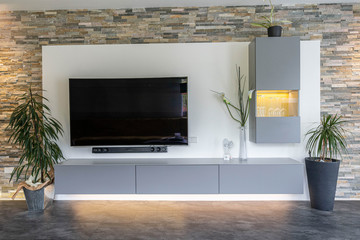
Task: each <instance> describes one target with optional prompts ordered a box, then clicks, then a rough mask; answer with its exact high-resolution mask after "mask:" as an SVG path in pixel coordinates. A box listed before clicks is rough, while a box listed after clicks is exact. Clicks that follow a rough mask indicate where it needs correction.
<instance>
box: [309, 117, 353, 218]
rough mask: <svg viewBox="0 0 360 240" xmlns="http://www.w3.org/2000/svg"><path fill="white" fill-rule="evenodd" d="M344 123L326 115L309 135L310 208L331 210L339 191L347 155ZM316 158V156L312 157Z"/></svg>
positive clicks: (340, 119)
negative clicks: (338, 184) (341, 159)
mask: <svg viewBox="0 0 360 240" xmlns="http://www.w3.org/2000/svg"><path fill="white" fill-rule="evenodd" d="M344 123H345V121H344V120H342V117H341V116H339V115H324V116H322V118H321V122H320V125H319V126H317V127H315V128H313V129H311V130H309V131H308V132H307V133H306V136H309V139H308V140H307V144H306V149H307V150H308V151H309V155H310V156H309V157H307V158H305V165H306V173H307V179H308V186H309V192H310V202H311V207H312V208H315V209H319V210H323V211H332V210H333V208H334V199H335V192H336V183H337V178H338V172H339V166H340V161H339V160H337V159H336V158H337V157H341V153H342V152H346V145H347V142H346V138H345V134H346V131H345V130H344V128H343V127H342V126H343V124H344ZM312 156H313V157H312Z"/></svg>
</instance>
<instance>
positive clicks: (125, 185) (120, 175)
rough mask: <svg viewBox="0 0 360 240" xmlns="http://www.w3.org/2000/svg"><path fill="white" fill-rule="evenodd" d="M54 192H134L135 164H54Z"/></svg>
mask: <svg viewBox="0 0 360 240" xmlns="http://www.w3.org/2000/svg"><path fill="white" fill-rule="evenodd" d="M55 193H56V194H121V193H123V194H131V193H135V166H130V165H109V166H103V165H101V166H99V165H82V166H64V165H63V166H61V165H57V166H55Z"/></svg>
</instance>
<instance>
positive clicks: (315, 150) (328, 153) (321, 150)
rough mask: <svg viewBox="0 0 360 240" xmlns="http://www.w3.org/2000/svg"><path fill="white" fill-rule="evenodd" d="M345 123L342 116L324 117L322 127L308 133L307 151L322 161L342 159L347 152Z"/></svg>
mask: <svg viewBox="0 0 360 240" xmlns="http://www.w3.org/2000/svg"><path fill="white" fill-rule="evenodd" d="M345 122H346V121H344V120H342V117H341V116H340V115H323V116H322V118H321V122H320V125H319V126H317V127H316V128H313V129H311V130H309V131H308V132H307V133H306V136H309V139H308V141H307V144H306V149H307V150H309V151H310V152H311V153H312V155H313V156H316V157H320V159H321V160H324V159H326V158H330V159H332V158H336V157H341V153H346V152H347V149H346V145H347V142H346V131H345V129H344V128H343V125H344V123H345Z"/></svg>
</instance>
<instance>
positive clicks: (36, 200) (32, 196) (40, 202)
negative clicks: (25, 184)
mask: <svg viewBox="0 0 360 240" xmlns="http://www.w3.org/2000/svg"><path fill="white" fill-rule="evenodd" d="M23 190H24V194H25V198H26V204H27V206H28V210H29V212H39V211H43V210H44V188H42V189H39V190H36V191H32V190H28V189H26V188H23Z"/></svg>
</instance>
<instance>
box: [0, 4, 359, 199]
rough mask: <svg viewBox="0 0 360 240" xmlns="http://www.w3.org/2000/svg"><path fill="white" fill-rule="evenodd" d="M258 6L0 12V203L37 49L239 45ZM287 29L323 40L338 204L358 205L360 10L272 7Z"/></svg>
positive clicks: (250, 34)
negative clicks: (341, 144) (339, 135)
mask: <svg viewBox="0 0 360 240" xmlns="http://www.w3.org/2000/svg"><path fill="white" fill-rule="evenodd" d="M269 11H270V9H269V8H268V7H264V6H256V7H255V6H241V7H200V8H199V7H194V8H146V9H143V8H141V9H119V10H57V11H53V10H51V11H13V12H8V11H6V12H4V11H2V12H0V61H1V62H0V86H1V88H0V109H1V112H0V198H2V199H4V198H5V199H7V198H9V195H10V194H11V193H13V192H14V189H15V187H16V184H15V183H13V182H11V183H9V177H10V173H11V170H12V167H13V166H14V165H15V162H16V160H17V159H18V156H19V155H18V149H17V148H16V147H15V146H12V145H10V144H8V142H7V139H8V136H9V134H8V132H7V131H6V130H5V128H6V126H7V124H8V121H9V117H10V114H11V111H12V110H13V109H14V107H15V106H16V105H17V104H18V102H17V100H16V98H17V97H19V96H20V95H21V94H23V93H24V92H25V91H26V90H27V89H28V88H29V86H30V85H32V87H33V88H34V89H36V90H37V91H41V88H42V86H41V79H42V76H41V70H42V67H41V66H42V65H41V64H42V60H41V47H42V46H46V45H69V44H129V43H131V44H138V43H151V44H153V43H179V42H181V43H184V42H242V41H250V40H252V39H253V38H254V37H257V36H264V34H266V33H265V30H264V29H260V28H255V27H252V26H251V25H250V23H252V22H255V21H256V20H259V19H260V17H261V16H262V15H263V14H268V13H269ZM276 11H277V17H278V18H279V19H286V20H290V21H292V24H288V25H286V26H285V27H284V35H285V36H300V37H301V39H302V40H314V39H318V40H321V111H322V113H340V114H342V115H344V116H345V117H346V119H347V120H348V121H349V122H348V123H347V126H346V128H347V129H349V130H350V131H351V133H352V135H351V136H350V137H349V140H350V141H351V144H350V146H349V154H347V155H345V156H344V160H343V162H342V165H341V169H340V173H339V182H338V189H337V197H338V198H360V178H359V177H360V128H359V127H360V108H359V106H360V53H359V50H360V40H359V36H360V33H359V31H360V21H359V20H360V4H323V5H322V4H320V5H296V6H276Z"/></svg>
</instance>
